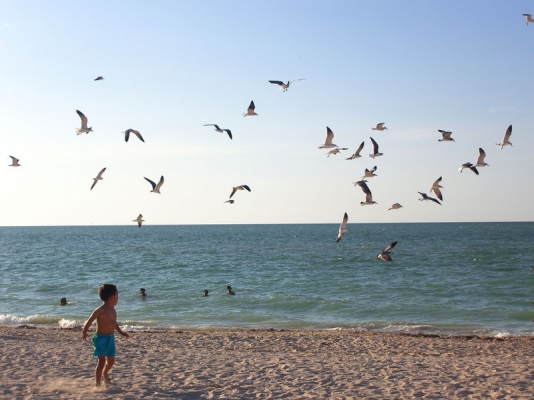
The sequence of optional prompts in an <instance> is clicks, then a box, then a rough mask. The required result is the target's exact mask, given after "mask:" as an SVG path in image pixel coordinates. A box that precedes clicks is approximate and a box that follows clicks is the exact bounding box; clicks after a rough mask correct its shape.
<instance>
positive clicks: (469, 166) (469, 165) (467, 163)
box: [458, 162, 478, 175]
mask: <svg viewBox="0 0 534 400" xmlns="http://www.w3.org/2000/svg"><path fill="white" fill-rule="evenodd" d="M465 168H469V169H470V170H471V171H473V172H474V173H475V174H477V175H478V170H477V169H476V168H475V166H474V165H473V164H471V163H470V162H466V163H464V164H462V165H461V166H460V168H458V171H460V172H462V171H463V170H464V169H465Z"/></svg>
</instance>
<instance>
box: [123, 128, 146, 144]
mask: <svg viewBox="0 0 534 400" xmlns="http://www.w3.org/2000/svg"><path fill="white" fill-rule="evenodd" d="M122 133H124V141H126V142H127V141H128V139H130V133H133V134H134V135H135V136H137V137H138V138H139V140H140V141H141V142H143V143H144V142H145V139H143V136H141V134H140V133H139V131H136V130H135V129H126V130H125V131H124V132H122Z"/></svg>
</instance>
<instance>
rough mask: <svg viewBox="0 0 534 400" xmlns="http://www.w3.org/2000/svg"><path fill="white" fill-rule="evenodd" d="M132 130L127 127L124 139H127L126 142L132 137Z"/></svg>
mask: <svg viewBox="0 0 534 400" xmlns="http://www.w3.org/2000/svg"><path fill="white" fill-rule="evenodd" d="M131 131H132V130H131V129H126V130H125V131H124V141H125V142H128V139H130V132H131Z"/></svg>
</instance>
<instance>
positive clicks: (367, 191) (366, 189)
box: [354, 180, 378, 206]
mask: <svg viewBox="0 0 534 400" xmlns="http://www.w3.org/2000/svg"><path fill="white" fill-rule="evenodd" d="M365 182H367V181H366V180H361V181H358V182H354V184H355V185H358V186H359V187H361V188H362V190H363V192H364V193H365V201H361V202H360V205H362V206H372V205H373V204H378V203H377V202H376V201H373V194H372V193H371V190H370V189H369V186H367V184H366V183H365Z"/></svg>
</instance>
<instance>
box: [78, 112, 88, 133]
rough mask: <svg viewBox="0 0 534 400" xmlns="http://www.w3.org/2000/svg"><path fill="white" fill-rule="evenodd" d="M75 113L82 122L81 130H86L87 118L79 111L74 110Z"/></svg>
mask: <svg viewBox="0 0 534 400" xmlns="http://www.w3.org/2000/svg"><path fill="white" fill-rule="evenodd" d="M76 113H78V115H79V116H80V118H81V120H82V128H85V129H87V117H86V116H85V115H83V113H82V112H81V111H80V110H76Z"/></svg>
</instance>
